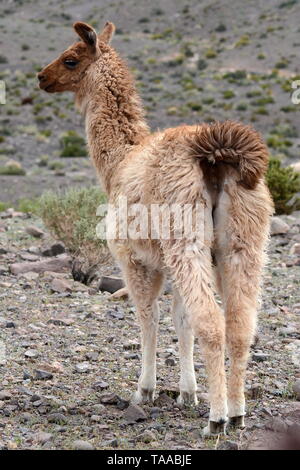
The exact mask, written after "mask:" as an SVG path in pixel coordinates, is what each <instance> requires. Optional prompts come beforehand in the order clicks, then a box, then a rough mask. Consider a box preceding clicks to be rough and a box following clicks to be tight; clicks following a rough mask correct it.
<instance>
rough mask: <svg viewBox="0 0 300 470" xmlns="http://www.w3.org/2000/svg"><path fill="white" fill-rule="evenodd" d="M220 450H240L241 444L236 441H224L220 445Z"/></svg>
mask: <svg viewBox="0 0 300 470" xmlns="http://www.w3.org/2000/svg"><path fill="white" fill-rule="evenodd" d="M218 450H239V445H238V443H237V442H235V441H224V442H222V443H221V444H220V445H219V446H218Z"/></svg>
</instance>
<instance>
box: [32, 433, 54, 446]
mask: <svg viewBox="0 0 300 470" xmlns="http://www.w3.org/2000/svg"><path fill="white" fill-rule="evenodd" d="M52 438H53V434H51V433H50V432H43V431H40V432H38V433H37V434H34V435H33V440H34V441H35V442H38V443H39V444H45V443H46V442H49V441H50V440H51V439H52Z"/></svg>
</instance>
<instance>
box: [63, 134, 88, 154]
mask: <svg viewBox="0 0 300 470" xmlns="http://www.w3.org/2000/svg"><path fill="white" fill-rule="evenodd" d="M60 146H61V148H62V151H61V153H60V156H61V157H86V156H87V150H86V142H85V140H84V139H83V138H82V137H81V136H80V135H78V134H77V132H76V131H68V132H66V133H65V134H63V135H62V136H61V138H60Z"/></svg>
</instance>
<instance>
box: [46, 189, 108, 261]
mask: <svg viewBox="0 0 300 470" xmlns="http://www.w3.org/2000/svg"><path fill="white" fill-rule="evenodd" d="M105 203H106V196H105V195H104V194H103V193H101V191H100V190H99V188H97V187H91V188H80V189H78V188H76V189H69V190H68V191H66V192H64V193H54V192H52V191H50V192H46V193H44V194H43V195H42V197H41V198H40V201H39V205H40V207H39V215H40V217H41V218H42V219H43V221H44V224H45V225H46V227H47V228H48V229H49V231H50V232H51V233H52V235H54V236H55V237H56V238H58V239H59V240H61V241H62V242H63V243H64V244H65V245H66V247H67V248H68V249H69V250H70V252H72V253H74V254H76V256H82V257H83V258H85V259H86V260H88V261H90V262H93V263H95V262H96V261H97V260H98V259H101V257H103V254H104V253H106V248H105V245H106V243H105V240H101V239H99V238H97V235H96V226H97V224H98V223H99V222H100V220H101V218H100V217H99V216H97V215H96V213H97V208H98V206H99V205H100V204H105Z"/></svg>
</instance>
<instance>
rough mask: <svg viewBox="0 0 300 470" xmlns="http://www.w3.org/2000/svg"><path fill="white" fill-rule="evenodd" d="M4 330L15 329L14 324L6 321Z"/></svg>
mask: <svg viewBox="0 0 300 470" xmlns="http://www.w3.org/2000/svg"><path fill="white" fill-rule="evenodd" d="M5 328H16V324H15V322H13V321H8V322H6V324H5Z"/></svg>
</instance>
